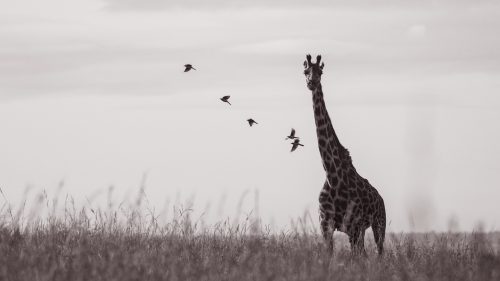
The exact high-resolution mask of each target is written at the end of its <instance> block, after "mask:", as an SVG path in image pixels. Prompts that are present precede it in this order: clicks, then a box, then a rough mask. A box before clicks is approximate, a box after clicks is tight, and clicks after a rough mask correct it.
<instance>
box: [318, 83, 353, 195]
mask: <svg viewBox="0 0 500 281" xmlns="http://www.w3.org/2000/svg"><path fill="white" fill-rule="evenodd" d="M312 97H313V108H314V120H315V122H316V134H317V137H318V147H319V152H320V155H321V159H322V161H323V168H324V169H325V172H326V174H327V178H328V182H329V183H330V186H331V187H336V186H337V185H338V184H339V182H340V181H341V180H342V177H343V172H342V169H343V166H342V157H341V156H342V153H344V152H345V151H347V150H346V149H345V148H344V147H343V146H342V145H341V144H340V142H339V140H338V138H337V135H336V134H335V130H334V129H333V126H332V122H331V120H330V116H328V111H327V110H326V105H325V101H324V99H323V90H322V88H321V84H320V85H318V87H316V89H315V90H313V91H312ZM344 167H345V165H344Z"/></svg>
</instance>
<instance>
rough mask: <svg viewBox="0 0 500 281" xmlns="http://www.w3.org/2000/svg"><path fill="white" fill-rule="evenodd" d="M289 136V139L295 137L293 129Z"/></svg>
mask: <svg viewBox="0 0 500 281" xmlns="http://www.w3.org/2000/svg"><path fill="white" fill-rule="evenodd" d="M290 136H291V137H294V136H295V129H294V128H292V132H291V133H290Z"/></svg>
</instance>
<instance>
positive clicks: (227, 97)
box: [222, 96, 231, 100]
mask: <svg viewBox="0 0 500 281" xmlns="http://www.w3.org/2000/svg"><path fill="white" fill-rule="evenodd" d="M230 97H231V96H223V97H222V98H223V99H224V100H227V99H229V98H230Z"/></svg>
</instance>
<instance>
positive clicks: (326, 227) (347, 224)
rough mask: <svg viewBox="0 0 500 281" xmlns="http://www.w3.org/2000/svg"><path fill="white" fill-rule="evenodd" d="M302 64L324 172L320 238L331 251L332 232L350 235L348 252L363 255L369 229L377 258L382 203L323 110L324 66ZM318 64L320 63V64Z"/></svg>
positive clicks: (318, 59) (382, 228)
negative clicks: (376, 250) (358, 171)
mask: <svg viewBox="0 0 500 281" xmlns="http://www.w3.org/2000/svg"><path fill="white" fill-rule="evenodd" d="M306 58H307V60H306V61H304V68H305V70H304V74H305V76H306V82H307V88H308V89H309V90H311V92H312V100H313V109H314V119H315V123H316V134H317V137H318V147H319V152H320V155H321V159H322V162H323V168H324V170H325V172H326V181H325V184H324V186H323V189H322V190H321V193H320V195H319V205H320V210H319V211H320V224H321V232H322V234H323V238H324V239H325V242H326V243H327V245H328V248H329V249H330V250H331V251H333V232H334V231H335V230H339V231H341V232H344V233H346V234H347V235H348V236H349V242H350V244H351V251H352V252H353V253H355V254H364V255H366V252H365V247H364V237H365V230H366V229H367V228H369V227H372V230H373V236H374V238H375V242H376V244H377V249H378V253H379V255H381V254H382V253H383V245H384V238H385V224H386V218H385V206H384V200H383V199H382V197H381V196H380V195H379V193H378V192H377V190H376V189H375V188H374V187H373V186H372V185H371V184H370V183H369V182H368V180H366V179H365V178H363V177H361V176H360V175H359V174H358V173H357V171H356V169H355V168H354V166H353V164H352V160H351V156H350V154H349V151H348V150H347V149H346V148H344V147H343V146H342V144H341V143H340V141H339V139H338V138H337V135H336V134H335V130H334V129H333V126H332V123H331V120H330V116H329V115H328V112H327V110H326V106H325V101H324V99H323V90H322V87H321V75H322V74H323V67H324V66H325V64H324V63H321V56H320V55H318V56H317V57H316V63H312V62H311V55H307V57H306ZM320 63H321V64H320Z"/></svg>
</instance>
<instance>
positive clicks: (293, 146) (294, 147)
mask: <svg viewBox="0 0 500 281" xmlns="http://www.w3.org/2000/svg"><path fill="white" fill-rule="evenodd" d="M297 146H298V145H296V144H295V143H294V144H293V145H292V150H290V152H292V151H294V150H295V149H297Z"/></svg>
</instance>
